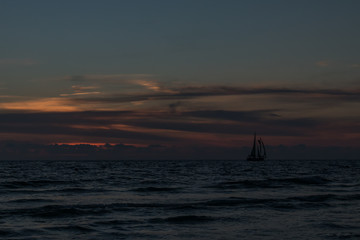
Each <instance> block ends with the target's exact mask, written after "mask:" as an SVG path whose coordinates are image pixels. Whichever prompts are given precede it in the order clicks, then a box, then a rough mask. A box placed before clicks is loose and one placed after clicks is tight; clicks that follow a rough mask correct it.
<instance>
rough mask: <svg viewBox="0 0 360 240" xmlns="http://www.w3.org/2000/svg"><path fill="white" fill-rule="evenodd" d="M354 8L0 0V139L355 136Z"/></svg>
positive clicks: (316, 140) (322, 1)
mask: <svg viewBox="0 0 360 240" xmlns="http://www.w3.org/2000/svg"><path fill="white" fill-rule="evenodd" d="M359 8H360V2H359V1H357V0H347V1H335V0H316V1H313V0H312V1H307V0H305V1H282V0H274V1H267V0H255V1H254V0H252V1H237V0H225V1H218V0H217V1H214V0H192V1H188V0H183V1H168V0H167V1H165V0H154V1H147V0H133V1H117V0H116V1H115V0H104V1H99V0H96V1H95V0H86V1H85V0H77V1H68V0H63V1H48V0H32V1H27V0H1V1H0V34H1V38H0V142H3V143H9V142H23V143H25V142H26V143H27V144H28V145H26V144H25V145H26V146H27V147H26V149H28V150H29V149H31V148H32V147H29V146H33V145H31V144H40V145H43V146H47V145H49V144H50V145H53V144H60V145H61V144H67V145H69V146H70V145H71V146H73V145H77V144H93V145H94V146H99V145H101V144H104V143H109V144H110V145H113V146H115V145H119V146H131V147H134V148H136V149H140V150H141V149H142V150H143V149H148V148H152V147H153V146H160V147H162V148H165V149H168V150H169V149H181V151H180V150H179V151H180V152H182V153H186V152H188V151H192V150H193V149H194V148H196V149H202V151H198V152H197V153H196V154H200V155H201V154H205V155H206V152H207V155H208V153H209V149H212V150H214V149H215V150H216V149H219V152H221V151H225V150H224V149H230V148H231V149H236V148H241V147H249V146H250V145H251V143H252V136H253V134H254V132H257V133H258V135H261V137H262V138H263V140H264V142H265V144H266V145H269V146H286V147H289V148H292V147H294V146H300V145H301V146H303V145H305V146H308V147H309V148H311V149H313V148H316V147H317V148H318V149H323V150H324V149H329V147H336V148H341V149H342V150H341V154H344V151H343V149H345V148H349V147H350V148H354V149H360V121H359V120H360V110H359V109H360V55H359V53H360V45H359V42H360V31H359V30H358V26H359V25H360V15H359V14H358V9H359ZM0 145H1V144H0ZM1 146H2V151H7V150H9V148H10V147H9V145H8V144H3V145H1ZM16 146H18V145H16ZM19 146H22V147H24V144H20V145H19ZM191 149H192V150H191ZM140 150H139V151H140ZM215 150H214V151H215ZM220 150H221V151H220ZM9 151H10V150H9ZM29 151H30V150H29ZM317 151H318V150H317ZM324 151H325V150H324ZM326 151H328V150H326ZM135 152H136V151H135ZM156 152H157V151H153V153H152V154H153V155H154V158H156ZM169 152H171V151H169ZM174 154H177V153H175V152H174ZM193 154H195V153H193ZM236 154H238V152H236ZM236 154H235V155H236ZM339 154H340V152H339ZM345 154H346V151H345ZM135 155H136V154H135ZM235 155H233V156H234V157H235ZM139 156H140V155H139ZM166 157H170V158H171V154H170V153H169V154H168V155H166Z"/></svg>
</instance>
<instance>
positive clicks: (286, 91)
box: [73, 86, 360, 103]
mask: <svg viewBox="0 0 360 240" xmlns="http://www.w3.org/2000/svg"><path fill="white" fill-rule="evenodd" d="M171 91H172V92H167V93H163V92H161V93H160V92H159V93H151V94H138V95H123V94H121V95H108V96H99V97H91V98H76V99H74V100H73V101H75V102H82V103H84V102H95V103H123V102H135V101H146V100H182V99H192V98H198V97H208V96H231V95H252V94H265V95H274V96H282V95H285V96H289V97H293V98H298V97H302V98H303V97H305V96H307V97H314V96H316V97H317V98H337V99H339V100H344V101H346V100H347V101H360V89H354V90H342V89H296V88H241V87H228V86H213V87H184V88H177V89H171Z"/></svg>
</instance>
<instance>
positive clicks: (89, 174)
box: [0, 160, 360, 240]
mask: <svg viewBox="0 0 360 240" xmlns="http://www.w3.org/2000/svg"><path fill="white" fill-rule="evenodd" d="M0 239H24V240H25V239H29V240H30V239H52V240H53V239H62V240H63V239H204V240H205V239H206V240H208V239H293V240H294V239H360V160H358V161H356V160H268V161H263V162H248V161H245V160H237V161H230V160H217V161H215V160H213V161H205V160H194V161H189V160H186V161H180V160H178V161H166V160H158V161H154V160H151V161H150V160H142V161H134V160H132V161H105V160H104V161H0Z"/></svg>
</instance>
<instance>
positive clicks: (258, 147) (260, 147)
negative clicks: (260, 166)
mask: <svg viewBox="0 0 360 240" xmlns="http://www.w3.org/2000/svg"><path fill="white" fill-rule="evenodd" d="M265 159H266V149H265V144H264V142H263V140H262V139H261V138H259V139H256V132H255V133H254V142H253V147H252V149H251V152H250V154H249V156H248V158H247V160H249V161H262V160H265Z"/></svg>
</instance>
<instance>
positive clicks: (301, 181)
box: [207, 176, 331, 189]
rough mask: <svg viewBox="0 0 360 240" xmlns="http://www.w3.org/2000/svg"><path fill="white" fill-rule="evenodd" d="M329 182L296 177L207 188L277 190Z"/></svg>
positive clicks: (227, 183) (234, 182)
mask: <svg viewBox="0 0 360 240" xmlns="http://www.w3.org/2000/svg"><path fill="white" fill-rule="evenodd" d="M329 182H331V181H330V180H329V179H326V178H324V177H320V176H309V177H297V178H269V179H260V180H247V179H246V180H239V181H224V182H220V183H218V184H216V185H211V186H207V187H209V188H221V189H224V188H225V189H232V188H239V187H247V188H279V187H283V186H287V185H294V184H296V185H323V184H327V183H329Z"/></svg>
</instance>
